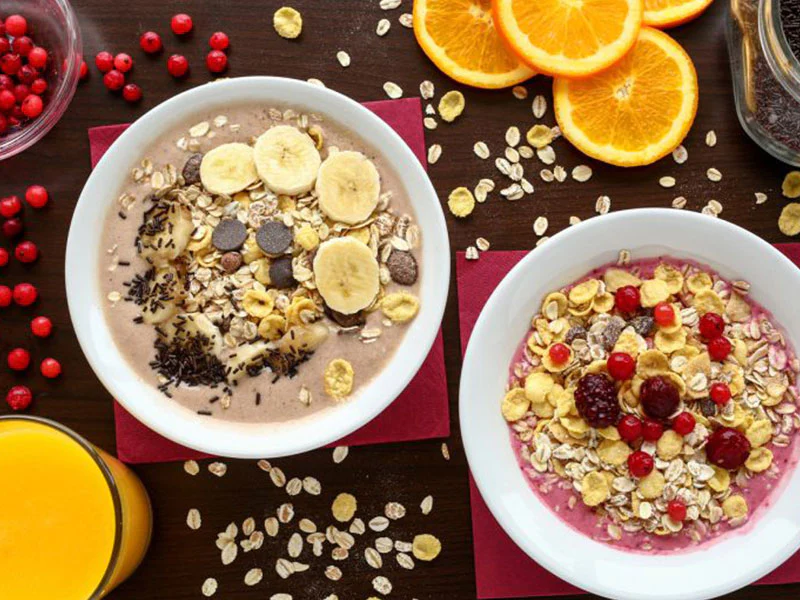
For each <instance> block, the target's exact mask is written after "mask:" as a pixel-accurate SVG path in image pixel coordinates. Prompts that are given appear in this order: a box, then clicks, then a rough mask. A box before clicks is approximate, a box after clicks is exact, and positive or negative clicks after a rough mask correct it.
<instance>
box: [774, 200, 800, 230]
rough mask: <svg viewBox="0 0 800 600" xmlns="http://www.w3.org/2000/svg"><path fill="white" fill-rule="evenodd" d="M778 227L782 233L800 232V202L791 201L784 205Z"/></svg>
mask: <svg viewBox="0 0 800 600" xmlns="http://www.w3.org/2000/svg"><path fill="white" fill-rule="evenodd" d="M778 228H779V229H780V230H781V233H782V234H784V235H788V236H795V235H797V234H798V233H800V204H798V203H797V202H790V203H789V204H787V205H786V206H784V207H783V210H782V211H781V216H780V218H779V219H778Z"/></svg>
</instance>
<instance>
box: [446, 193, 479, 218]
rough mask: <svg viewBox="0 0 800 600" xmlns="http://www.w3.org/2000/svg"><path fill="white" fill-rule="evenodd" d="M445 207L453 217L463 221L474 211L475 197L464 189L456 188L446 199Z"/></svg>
mask: <svg viewBox="0 0 800 600" xmlns="http://www.w3.org/2000/svg"><path fill="white" fill-rule="evenodd" d="M447 207H448V208H449V209H450V212H451V213H453V215H454V216H456V217H458V218H460V219H463V218H465V217H468V216H469V215H471V214H472V211H473V210H475V196H473V195H472V192H470V191H469V190H468V189H467V188H465V187H457V188H456V189H454V190H453V191H452V192H450V195H449V196H448V197H447Z"/></svg>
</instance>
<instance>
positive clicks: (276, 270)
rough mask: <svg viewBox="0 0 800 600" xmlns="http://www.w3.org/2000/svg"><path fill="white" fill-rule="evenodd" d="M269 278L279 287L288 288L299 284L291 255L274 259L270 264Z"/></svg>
mask: <svg viewBox="0 0 800 600" xmlns="http://www.w3.org/2000/svg"><path fill="white" fill-rule="evenodd" d="M269 280H270V283H272V285H273V286H275V287H276V288H278V289H286V288H290V287H293V286H295V285H297V280H295V278H294V271H293V269H292V258H291V257H290V256H283V257H281V258H278V259H275V260H273V261H272V264H270V266H269Z"/></svg>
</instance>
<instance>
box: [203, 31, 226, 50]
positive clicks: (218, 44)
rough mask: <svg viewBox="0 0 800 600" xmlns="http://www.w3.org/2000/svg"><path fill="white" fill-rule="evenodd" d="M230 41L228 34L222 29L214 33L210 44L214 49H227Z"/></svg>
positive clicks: (209, 41)
mask: <svg viewBox="0 0 800 600" xmlns="http://www.w3.org/2000/svg"><path fill="white" fill-rule="evenodd" d="M230 43H231V42H230V39H229V38H228V34H227V33H224V32H222V31H217V32H215V33H212V34H211V37H210V38H209V40H208V45H209V46H211V49H212V50H225V49H226V48H227V47H228V46H230Z"/></svg>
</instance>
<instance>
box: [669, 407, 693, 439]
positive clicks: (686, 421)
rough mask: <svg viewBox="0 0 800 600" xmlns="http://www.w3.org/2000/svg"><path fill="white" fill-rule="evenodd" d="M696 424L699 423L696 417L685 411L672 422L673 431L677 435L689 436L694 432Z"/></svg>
mask: <svg viewBox="0 0 800 600" xmlns="http://www.w3.org/2000/svg"><path fill="white" fill-rule="evenodd" d="M696 424H697V421H696V420H695V418H694V415H693V414H692V413H690V412H685V411H684V412H682V413H681V414H679V415H678V416H677V417H675V418H674V419H673V420H672V429H674V430H675V433H677V434H680V435H689V434H690V433H692V431H694V426H695V425H696Z"/></svg>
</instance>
